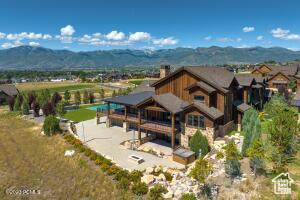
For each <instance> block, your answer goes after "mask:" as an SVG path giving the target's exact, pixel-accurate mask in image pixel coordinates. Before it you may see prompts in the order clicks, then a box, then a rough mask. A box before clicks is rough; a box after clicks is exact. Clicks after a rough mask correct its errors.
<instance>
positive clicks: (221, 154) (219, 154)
mask: <svg viewBox="0 0 300 200" xmlns="http://www.w3.org/2000/svg"><path fill="white" fill-rule="evenodd" d="M216 158H217V159H218V160H221V159H223V158H224V154H223V153H222V151H218V152H217V154H216Z"/></svg>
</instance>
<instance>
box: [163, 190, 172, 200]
mask: <svg viewBox="0 0 300 200" xmlns="http://www.w3.org/2000/svg"><path fill="white" fill-rule="evenodd" d="M162 197H163V198H164V199H171V198H172V197H173V192H171V191H168V192H167V193H165V194H162Z"/></svg>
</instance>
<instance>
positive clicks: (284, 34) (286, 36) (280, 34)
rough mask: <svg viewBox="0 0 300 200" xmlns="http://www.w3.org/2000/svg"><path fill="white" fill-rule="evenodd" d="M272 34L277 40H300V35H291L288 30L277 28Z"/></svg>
mask: <svg viewBox="0 0 300 200" xmlns="http://www.w3.org/2000/svg"><path fill="white" fill-rule="evenodd" d="M271 34H272V36H273V37H275V38H279V39H282V40H300V34H295V33H291V31H290V30H288V29H282V28H276V29H272V30H271Z"/></svg>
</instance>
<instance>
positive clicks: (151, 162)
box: [76, 117, 184, 170]
mask: <svg viewBox="0 0 300 200" xmlns="http://www.w3.org/2000/svg"><path fill="white" fill-rule="evenodd" d="M100 121H101V122H105V121H106V117H101V119H100ZM76 128H77V134H78V136H79V138H80V140H81V141H82V142H83V143H85V144H86V145H87V146H89V147H90V148H91V149H93V150H95V151H96V152H98V153H100V154H102V155H104V156H107V157H108V158H109V159H111V160H112V161H113V162H115V163H116V164H117V165H119V166H121V167H123V168H125V169H129V170H133V169H138V170H145V169H146V168H147V167H151V166H152V167H153V166H157V165H161V166H166V167H170V168H177V169H182V168H184V165H181V164H179V163H176V162H174V161H172V160H170V159H166V158H159V157H157V156H155V155H152V154H150V153H146V152H142V151H134V150H130V149H125V148H124V147H123V146H121V145H120V143H122V142H124V141H127V140H130V139H132V138H133V134H134V133H133V131H129V132H126V133H125V132H123V128H121V127H110V128H106V125H105V123H101V124H99V125H96V120H95V119H92V120H87V121H84V122H80V123H78V124H76ZM142 136H144V135H142ZM137 137H138V134H137V132H135V138H136V139H137ZM130 155H136V156H139V157H142V158H143V159H144V162H143V163H141V164H135V163H133V162H132V161H129V159H128V156H130Z"/></svg>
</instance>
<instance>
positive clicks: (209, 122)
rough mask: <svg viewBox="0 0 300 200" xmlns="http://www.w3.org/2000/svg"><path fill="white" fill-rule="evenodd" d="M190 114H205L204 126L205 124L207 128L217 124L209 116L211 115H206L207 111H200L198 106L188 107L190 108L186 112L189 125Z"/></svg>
mask: <svg viewBox="0 0 300 200" xmlns="http://www.w3.org/2000/svg"><path fill="white" fill-rule="evenodd" d="M189 114H191V115H198V116H203V117H204V126H205V128H206V127H210V128H213V127H214V125H215V123H214V120H213V119H211V117H209V116H208V115H206V114H205V113H202V112H200V111H199V110H198V109H196V108H190V109H188V110H186V111H185V112H184V116H185V123H186V126H189V125H188V123H187V120H188V115H189Z"/></svg>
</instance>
